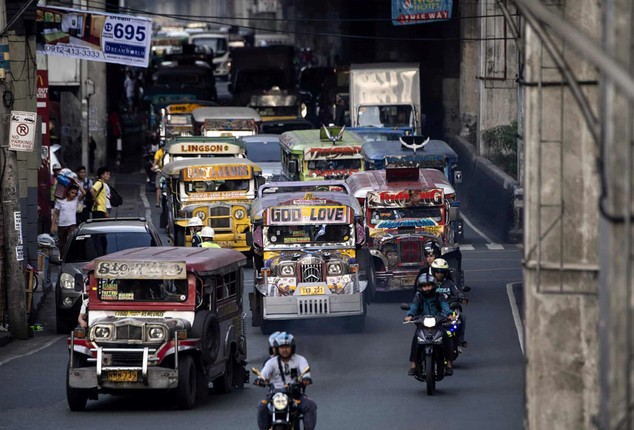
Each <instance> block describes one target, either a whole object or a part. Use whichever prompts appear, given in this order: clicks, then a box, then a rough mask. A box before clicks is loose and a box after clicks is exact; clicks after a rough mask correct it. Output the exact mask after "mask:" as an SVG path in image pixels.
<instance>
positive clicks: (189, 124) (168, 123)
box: [159, 101, 217, 139]
mask: <svg viewBox="0 0 634 430" xmlns="http://www.w3.org/2000/svg"><path fill="white" fill-rule="evenodd" d="M210 103H213V105H214V106H215V105H217V104H216V103H214V102H200V101H196V103H173V104H170V105H167V106H166V107H165V108H162V109H161V125H160V127H159V134H160V136H161V138H162V139H169V138H171V137H175V136H193V135H194V120H193V119H192V112H193V111H194V109H197V108H199V107H204V106H206V105H209V104H210Z"/></svg>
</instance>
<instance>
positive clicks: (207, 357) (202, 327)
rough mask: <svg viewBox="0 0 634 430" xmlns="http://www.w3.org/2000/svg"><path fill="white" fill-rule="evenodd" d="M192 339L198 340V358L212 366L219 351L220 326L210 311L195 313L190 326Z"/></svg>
mask: <svg viewBox="0 0 634 430" xmlns="http://www.w3.org/2000/svg"><path fill="white" fill-rule="evenodd" d="M192 337H198V338H200V343H201V345H200V356H201V357H202V360H203V363H204V364H213V363H214V362H215V361H216V358H217V357H218V351H219V350H220V325H219V324H218V318H217V317H216V315H214V314H213V313H212V312H210V311H200V312H198V313H196V317H195V318H194V324H193V325H192Z"/></svg>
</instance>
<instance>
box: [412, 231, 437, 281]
mask: <svg viewBox="0 0 634 430" xmlns="http://www.w3.org/2000/svg"><path fill="white" fill-rule="evenodd" d="M424 253H425V261H426V262H427V265H426V266H423V267H421V269H420V270H419V271H418V274H416V281H414V291H418V289H419V288H420V286H419V285H418V280H419V279H420V275H422V274H423V273H428V274H430V275H431V274H432V273H431V264H432V263H433V262H434V260H435V259H436V258H439V257H440V253H441V251H440V245H438V244H437V243H436V242H427V243H426V244H425V248H424Z"/></svg>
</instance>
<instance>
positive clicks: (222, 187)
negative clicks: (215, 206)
mask: <svg viewBox="0 0 634 430" xmlns="http://www.w3.org/2000/svg"><path fill="white" fill-rule="evenodd" d="M248 190H249V180H247V179H241V180H226V181H223V180H218V181H191V182H185V193H187V194H192V193H209V192H216V191H248Z"/></svg>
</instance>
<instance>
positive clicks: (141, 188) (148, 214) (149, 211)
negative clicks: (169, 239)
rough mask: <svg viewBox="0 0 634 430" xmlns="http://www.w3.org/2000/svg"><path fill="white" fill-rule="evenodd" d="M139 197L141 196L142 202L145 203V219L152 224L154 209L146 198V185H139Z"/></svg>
mask: <svg viewBox="0 0 634 430" xmlns="http://www.w3.org/2000/svg"><path fill="white" fill-rule="evenodd" d="M139 195H140V196H141V201H142V202H143V207H144V208H145V219H147V220H149V221H150V222H152V209H150V202H149V201H148V199H147V197H146V196H145V184H143V185H139Z"/></svg>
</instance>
